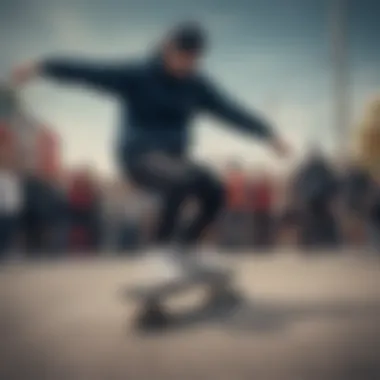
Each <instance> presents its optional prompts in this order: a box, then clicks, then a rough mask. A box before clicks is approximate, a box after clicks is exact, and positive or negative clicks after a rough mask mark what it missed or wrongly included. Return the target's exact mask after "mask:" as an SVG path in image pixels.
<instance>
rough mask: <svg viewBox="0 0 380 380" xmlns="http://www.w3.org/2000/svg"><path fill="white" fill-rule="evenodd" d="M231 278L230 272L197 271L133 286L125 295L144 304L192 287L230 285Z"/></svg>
mask: <svg viewBox="0 0 380 380" xmlns="http://www.w3.org/2000/svg"><path fill="white" fill-rule="evenodd" d="M231 278H232V272H231V271H230V270H225V269H223V270H220V269H219V270H215V269H214V270H210V269H199V270H197V271H196V272H193V273H191V274H188V275H184V276H182V277H179V278H178V279H175V280H171V281H168V280H166V281H160V282H157V283H152V284H145V285H136V286H133V287H131V288H129V289H127V294H126V295H127V297H128V298H130V299H132V300H135V301H140V302H142V303H144V302H149V301H155V300H161V299H164V298H167V297H170V296H171V295H175V294H177V293H181V292H183V291H186V290H188V289H190V288H192V287H193V286H202V285H210V286H214V285H215V286H216V287H217V286H221V287H223V286H226V285H227V284H229V283H230V281H231Z"/></svg>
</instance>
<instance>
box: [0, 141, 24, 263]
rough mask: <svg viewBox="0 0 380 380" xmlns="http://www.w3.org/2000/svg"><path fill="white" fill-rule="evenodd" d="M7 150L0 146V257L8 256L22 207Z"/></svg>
mask: <svg viewBox="0 0 380 380" xmlns="http://www.w3.org/2000/svg"><path fill="white" fill-rule="evenodd" d="M13 163H14V162H13V159H12V157H11V155H10V154H9V152H7V151H6V150H5V149H4V148H1V147H0V259H1V260H3V259H5V258H7V257H8V254H9V251H10V250H11V248H12V243H13V241H14V237H15V234H16V231H17V225H18V218H19V215H20V212H21V207H22V198H23V196H22V188H21V181H20V178H19V174H18V173H17V170H15V167H14V165H13Z"/></svg>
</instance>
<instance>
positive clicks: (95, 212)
mask: <svg viewBox="0 0 380 380" xmlns="http://www.w3.org/2000/svg"><path fill="white" fill-rule="evenodd" d="M98 190H99V189H98V188H97V185H96V183H95V181H94V179H93V177H92V175H91V173H90V172H89V171H80V172H78V173H76V174H75V175H74V177H73V180H72V183H71V186H70V187H69V192H68V202H69V205H68V212H69V214H68V215H69V224H70V235H71V243H72V248H74V250H84V251H87V252H95V251H97V250H98V249H99V248H100V247H101V241H102V230H101V224H100V221H101V215H100V212H101V208H100V206H101V197H100V192H99V191H98Z"/></svg>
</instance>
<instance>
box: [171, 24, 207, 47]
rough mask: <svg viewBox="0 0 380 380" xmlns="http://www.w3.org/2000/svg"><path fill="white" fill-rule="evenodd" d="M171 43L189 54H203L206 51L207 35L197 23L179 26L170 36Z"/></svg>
mask: <svg viewBox="0 0 380 380" xmlns="http://www.w3.org/2000/svg"><path fill="white" fill-rule="evenodd" d="M169 41H170V42H171V43H172V44H173V45H174V46H175V47H176V48H177V49H178V50H181V51H184V52H189V53H202V52H203V51H205V50H206V45H207V34H206V31H205V30H204V29H203V27H202V26H201V25H200V24H199V23H197V22H193V21H192V22H185V23H181V24H179V25H177V26H176V27H175V28H174V29H173V30H172V32H171V33H170V34H169Z"/></svg>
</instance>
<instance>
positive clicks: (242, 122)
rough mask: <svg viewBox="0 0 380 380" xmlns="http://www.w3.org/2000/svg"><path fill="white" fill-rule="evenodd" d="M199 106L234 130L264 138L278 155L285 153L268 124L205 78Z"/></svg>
mask: <svg viewBox="0 0 380 380" xmlns="http://www.w3.org/2000/svg"><path fill="white" fill-rule="evenodd" d="M201 106H202V108H203V109H204V110H205V111H208V112H210V113H211V114H213V115H215V116H218V117H220V118H222V119H224V120H226V121H227V122H230V123H231V125H232V126H233V127H234V128H236V129H238V130H240V131H243V132H246V133H249V134H251V135H254V136H256V137H261V138H264V139H265V140H267V141H268V142H269V143H270V144H271V145H272V146H273V147H274V148H275V150H276V151H277V152H278V153H279V154H280V155H283V154H286V153H287V147H286V146H285V145H284V144H283V142H282V141H281V140H280V139H279V138H278V136H276V134H275V132H274V131H273V130H272V128H271V126H270V125H269V124H268V123H266V122H265V121H264V120H263V119H261V118H259V117H257V116H255V115H253V114H252V113H250V112H248V111H246V110H244V108H243V107H241V106H240V105H238V104H237V102H236V101H234V100H233V99H229V98H228V97H227V96H226V95H225V94H224V93H223V92H222V91H220V90H219V89H217V88H216V87H215V85H213V84H211V82H209V81H208V80H207V79H205V78H203V79H202V80H201Z"/></svg>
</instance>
